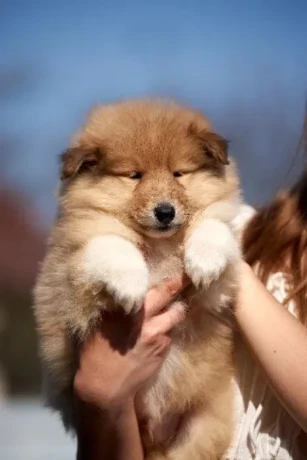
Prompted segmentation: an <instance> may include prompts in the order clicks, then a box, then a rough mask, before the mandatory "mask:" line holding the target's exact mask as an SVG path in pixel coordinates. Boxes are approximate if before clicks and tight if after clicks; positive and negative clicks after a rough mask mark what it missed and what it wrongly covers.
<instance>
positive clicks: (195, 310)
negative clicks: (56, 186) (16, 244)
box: [34, 100, 240, 460]
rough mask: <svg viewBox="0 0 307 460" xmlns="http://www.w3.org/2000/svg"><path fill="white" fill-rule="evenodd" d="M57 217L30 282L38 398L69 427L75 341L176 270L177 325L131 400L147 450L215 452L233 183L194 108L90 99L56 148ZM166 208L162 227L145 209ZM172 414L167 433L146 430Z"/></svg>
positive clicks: (222, 150)
mask: <svg viewBox="0 0 307 460" xmlns="http://www.w3.org/2000/svg"><path fill="white" fill-rule="evenodd" d="M61 179H62V181H61V187H60V193H59V212H58V217H57V220H56V223H55V226H54V229H53V231H52V234H51V238H50V241H49V247H48V252H47V255H46V258H45V260H44V262H43V264H42V268H41V272H40V275H39V277H38V281H37V285H36V288H35V306H34V310H35V315H36V320H37V326H38V332H39V336H40V348H41V356H42V361H43V365H44V368H45V373H46V385H47V387H46V392H47V399H48V401H49V404H50V405H51V406H52V407H54V408H56V409H58V410H60V411H61V413H62V416H63V419H64V423H65V424H66V426H68V427H71V426H73V425H74V414H73V410H72V403H71V395H72V381H73V376H74V373H75V371H76V360H75V348H74V341H75V339H77V340H79V341H82V340H84V339H85V337H86V336H87V335H88V334H89V332H90V331H91V330H92V329H93V328H94V327H96V326H97V324H98V323H99V321H101V312H102V311H105V310H109V311H110V310H112V309H115V308H122V309H124V310H125V312H126V313H131V314H132V313H133V312H136V311H138V310H139V309H140V308H141V306H142V302H143V299H144V296H145V294H146V292H147V290H148V287H149V286H152V285H154V284H156V283H159V282H161V280H163V279H165V278H167V277H172V276H173V275H174V274H176V273H180V272H182V271H183V270H185V271H186V272H187V273H188V275H189V276H190V278H191V280H192V282H193V284H194V286H193V287H190V288H188V289H187V290H186V291H185V292H184V294H183V295H182V301H183V302H185V303H186V305H187V314H186V319H185V321H184V324H183V325H182V326H181V327H180V328H178V329H177V330H175V331H174V332H173V343H172V346H171V349H170V352H169V354H168V356H167V358H166V360H165V362H164V364H163V366H162V368H161V370H160V372H159V374H158V375H157V376H156V377H155V378H154V379H153V380H152V381H151V382H150V383H149V384H148V385H147V387H146V388H145V389H144V390H142V392H141V393H140V394H139V395H138V398H137V413H138V416H139V418H140V420H146V426H147V428H146V432H145V434H144V442H145V444H146V451H147V455H148V458H150V459H154V460H158V459H168V460H175V459H176V460H187V459H189V460H200V459H202V460H218V459H220V458H221V456H222V455H223V453H224V451H225V449H226V448H227V446H228V444H229V441H230V437H231V434H232V407H231V401H232V389H231V376H232V372H233V370H232V350H233V349H232V346H233V336H232V329H231V326H230V325H229V324H225V322H223V321H221V318H222V317H223V315H222V313H223V312H224V311H225V309H226V308H227V307H229V305H230V303H231V301H232V300H233V296H234V294H235V288H236V271H235V267H236V263H237V261H238V260H239V257H240V249H239V246H238V244H237V241H236V238H235V236H234V234H233V231H232V228H231V221H232V219H233V217H235V215H236V213H237V210H238V204H239V199H240V196H239V182H238V178H237V174H236V171H235V167H234V163H233V161H232V160H229V159H228V155H227V143H226V141H225V140H224V139H223V138H222V137H220V136H219V135H218V134H216V133H215V132H214V131H213V129H212V128H211V126H210V124H209V123H208V122H207V120H206V119H205V118H204V117H203V115H202V114H200V113H198V112H194V111H192V110H190V109H188V108H185V107H181V106H179V105H177V104H175V103H173V102H163V101H154V100H153V101H132V102H120V103H116V104H112V105H106V106H99V107H96V108H95V109H94V110H93V111H92V113H91V114H90V116H89V118H88V120H87V122H86V124H85V126H84V127H83V128H82V129H81V131H80V132H79V133H78V134H77V136H76V137H75V138H74V140H73V142H72V145H71V147H70V148H69V149H68V150H67V151H66V152H65V154H64V155H63V157H62V177H61ZM161 202H168V203H172V205H173V206H174V208H175V210H176V216H175V218H174V220H173V222H171V224H170V225H169V226H166V227H161V225H160V223H159V222H157V221H156V219H155V215H154V212H153V209H154V208H155V207H156V206H157V204H158V203H161ZM173 414H179V415H180V416H183V419H182V423H181V429H180V430H179V434H178V436H177V437H176V438H175V439H173V440H169V439H167V440H164V439H163V438H159V437H158V436H157V434H156V433H157V432H158V431H157V427H159V425H161V424H163V423H165V422H166V421H167V420H168V419H169V418H170V417H171V416H172V415H173Z"/></svg>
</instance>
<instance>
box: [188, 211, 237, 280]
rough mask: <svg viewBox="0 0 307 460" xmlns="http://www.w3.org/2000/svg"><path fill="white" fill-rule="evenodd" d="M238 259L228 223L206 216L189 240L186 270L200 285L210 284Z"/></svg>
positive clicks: (235, 243)
mask: <svg viewBox="0 0 307 460" xmlns="http://www.w3.org/2000/svg"><path fill="white" fill-rule="evenodd" d="M239 259H240V247H239V244H238V242H237V240H236V239H235V237H234V235H233V234H232V232H231V230H230V229H229V227H228V226H227V225H226V224H224V223H223V222H220V221H218V220H215V219H206V220H204V221H203V222H202V223H201V224H200V225H199V226H198V227H197V228H196V229H195V230H194V232H193V233H192V235H191V236H190V238H189V239H188V241H187V243H186V247H185V260H184V262H185V270H186V273H187V274H188V276H189V277H190V278H191V280H192V282H193V284H194V285H195V286H196V287H197V288H208V287H209V286H210V284H211V283H212V281H215V280H217V279H218V278H219V277H220V276H221V274H222V273H223V272H224V271H225V269H226V268H227V266H228V265H229V264H233V263H235V262H237V261H238V260H239Z"/></svg>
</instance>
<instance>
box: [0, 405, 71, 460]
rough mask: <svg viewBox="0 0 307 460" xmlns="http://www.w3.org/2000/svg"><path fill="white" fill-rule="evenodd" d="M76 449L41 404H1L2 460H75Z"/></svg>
mask: <svg viewBox="0 0 307 460" xmlns="http://www.w3.org/2000/svg"><path fill="white" fill-rule="evenodd" d="M75 450H76V448H75V442H74V441H73V440H72V439H71V438H70V437H69V436H67V435H66V434H65V432H64V430H63V428H62V425H61V423H60V421H59V420H58V419H57V416H56V415H54V414H51V413H50V412H49V411H48V410H47V409H45V408H42V407H41V403H40V401H38V400H13V401H6V402H4V403H3V402H2V401H1V403H0V459H1V460H74V459H75Z"/></svg>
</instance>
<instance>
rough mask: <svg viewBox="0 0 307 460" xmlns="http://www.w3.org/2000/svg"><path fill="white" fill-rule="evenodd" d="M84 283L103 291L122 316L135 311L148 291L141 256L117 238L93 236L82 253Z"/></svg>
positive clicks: (133, 246) (125, 241)
mask: <svg viewBox="0 0 307 460" xmlns="http://www.w3.org/2000/svg"><path fill="white" fill-rule="evenodd" d="M81 264H82V267H80V268H81V270H82V272H83V277H84V281H85V282H86V283H90V284H91V285H92V287H93V292H94V293H95V290H96V291H97V290H101V289H105V290H106V291H107V293H108V294H110V295H111V296H112V298H113V300H114V302H115V303H116V304H118V305H120V306H121V307H122V308H123V309H124V310H125V312H126V313H130V312H131V311H138V310H139V309H140V308H141V306H142V303H143V301H144V297H145V295H146V293H147V290H148V283H149V273H148V268H147V265H146V262H145V260H144V257H143V255H142V253H141V252H140V251H139V249H137V248H136V246H135V245H134V244H132V243H131V242H130V241H128V240H127V239H125V238H123V237H121V236H118V235H104V236H97V237H96V238H93V239H92V240H90V241H89V242H88V244H87V246H86V248H85V250H84V252H83V255H82V260H81Z"/></svg>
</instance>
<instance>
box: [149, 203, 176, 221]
mask: <svg viewBox="0 0 307 460" xmlns="http://www.w3.org/2000/svg"><path fill="white" fill-rule="evenodd" d="M154 213H155V216H156V218H157V220H158V221H159V222H161V224H164V225H167V224H169V223H170V222H172V220H173V219H174V217H175V214H176V211H175V208H174V206H173V205H172V204H170V203H159V204H158V206H156V207H155V209H154Z"/></svg>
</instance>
